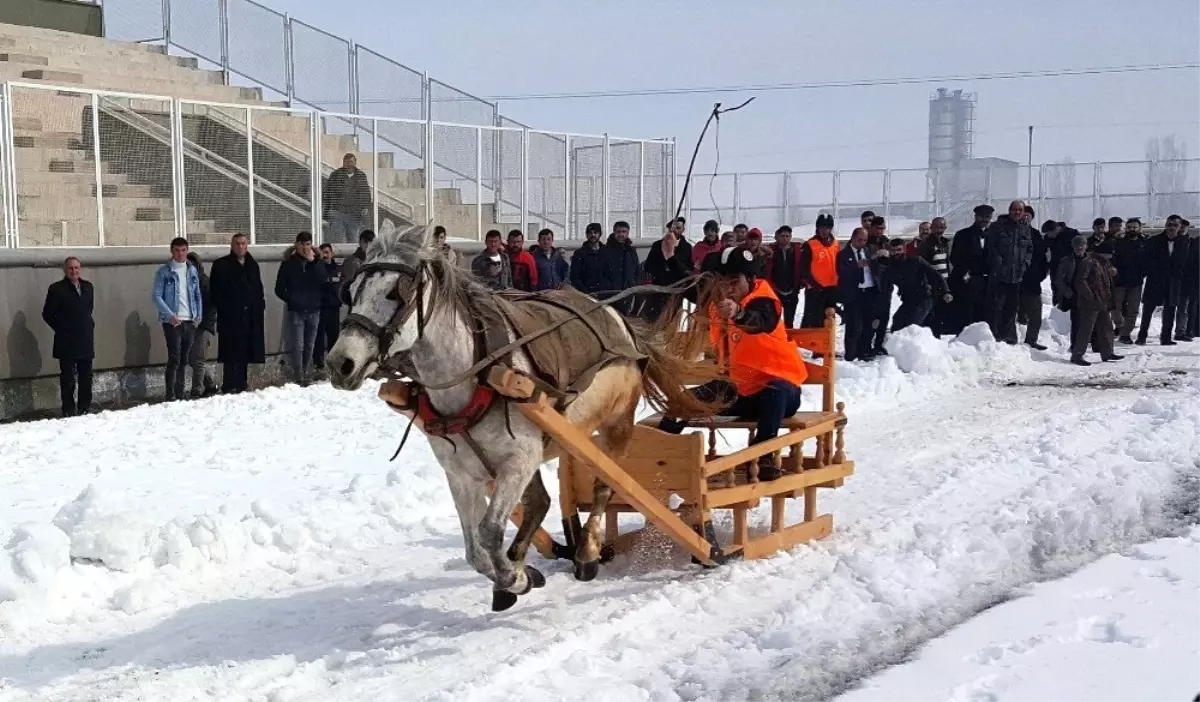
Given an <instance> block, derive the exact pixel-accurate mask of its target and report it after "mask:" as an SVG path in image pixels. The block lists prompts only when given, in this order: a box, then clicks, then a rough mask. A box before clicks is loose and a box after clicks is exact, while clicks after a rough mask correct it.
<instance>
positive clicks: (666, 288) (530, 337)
mask: <svg viewBox="0 0 1200 702" xmlns="http://www.w3.org/2000/svg"><path fill="white" fill-rule="evenodd" d="M698 283H699V277H696V276H693V277H691V278H686V279H684V280H681V281H679V282H678V283H672V284H671V285H639V286H637V287H633V288H629V289H628V290H625V291H622V292H620V293H618V294H616V295H614V296H612V297H610V298H607V299H604V300H599V301H597V302H596V303H595V304H593V305H591V306H590V307H588V308H587V309H584V310H583V311H580V312H576V313H575V315H576V316H574V317H567V318H565V319H561V320H559V321H557V322H554V323H553V324H550V325H547V326H545V327H542V328H541V329H539V330H537V331H532V332H529V333H528V334H526V335H525V336H522V337H520V338H519V339H516V340H514V341H512V342H509V343H508V344H506V345H505V346H502V347H500V348H498V349H496V350H495V351H492V352H491V353H489V354H487V355H486V356H484V357H483V358H482V359H480V360H479V361H478V362H477V363H476V364H475V365H473V366H471V367H470V368H468V369H467V370H465V371H463V372H462V373H461V374H460V375H458V376H456V377H455V378H453V379H451V380H449V381H447V382H445V383H439V384H437V385H425V387H426V388H428V389H430V390H446V389H449V388H452V387H454V386H456V385H458V384H459V383H462V382H463V381H465V380H467V379H468V378H471V377H472V376H475V375H477V374H478V373H479V372H481V371H482V370H483V369H485V368H487V367H488V366H490V365H492V364H493V363H495V362H496V361H498V360H500V359H501V358H503V357H504V356H506V355H508V354H510V353H512V352H513V351H517V350H519V349H521V348H523V347H524V346H525V345H526V344H528V343H529V342H531V341H535V340H537V339H540V338H541V337H543V336H545V335H547V334H549V333H550V332H552V331H554V330H556V329H558V328H559V327H562V326H564V325H566V324H569V323H571V322H574V321H578V320H581V319H584V317H585V315H589V314H591V313H592V312H595V311H596V310H598V309H600V308H601V307H609V306H611V305H613V304H614V303H617V302H620V301H621V300H624V299H626V298H628V297H632V296H634V295H644V294H646V293H667V294H678V293H681V292H684V291H686V290H688V289H690V288H693V287H695V286H696V285H697V284H698ZM586 323H587V322H585V324H586ZM588 326H589V327H590V326H591V325H590V324H589V325H588Z"/></svg>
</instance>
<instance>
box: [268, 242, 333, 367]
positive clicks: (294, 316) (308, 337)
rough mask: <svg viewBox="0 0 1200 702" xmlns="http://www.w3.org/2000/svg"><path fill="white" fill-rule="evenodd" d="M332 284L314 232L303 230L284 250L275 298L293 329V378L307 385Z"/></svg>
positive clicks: (291, 360)
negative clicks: (315, 246) (330, 284)
mask: <svg viewBox="0 0 1200 702" xmlns="http://www.w3.org/2000/svg"><path fill="white" fill-rule="evenodd" d="M328 284H329V269H328V268H327V267H326V266H325V264H323V263H321V259H320V258H319V257H318V256H317V252H316V250H315V249H314V248H313V245H312V234H310V233H309V232H300V233H299V234H297V235H296V244H295V245H294V246H292V247H289V248H288V250H287V252H285V258H284V260H283V263H282V264H280V266H279V275H278V276H276V278H275V297H278V298H279V299H280V300H283V304H284V305H285V306H286V307H287V313H286V318H287V329H288V331H289V332H290V334H291V336H290V341H291V345H290V351H289V353H288V359H289V361H290V362H291V367H292V379H293V380H295V381H296V383H297V384H298V385H307V384H308V378H309V375H308V374H309V372H310V371H311V370H312V359H313V347H314V346H315V345H316V342H317V325H318V324H319V323H320V321H321V303H322V301H323V300H324V299H325V290H326V288H327V286H328Z"/></svg>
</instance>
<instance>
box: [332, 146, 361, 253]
mask: <svg viewBox="0 0 1200 702" xmlns="http://www.w3.org/2000/svg"><path fill="white" fill-rule="evenodd" d="M321 209H322V210H323V213H324V219H325V220H326V221H327V222H329V225H330V237H329V239H330V241H336V242H341V243H346V244H352V243H354V242H355V241H357V240H358V233H359V232H361V231H362V230H363V227H364V226H365V223H366V222H368V221H370V218H371V184H370V183H368V182H367V174H366V173H363V172H362V171H360V170H358V159H357V158H355V156H354V154H346V155H345V156H343V157H342V167H341V168H339V169H337V170H336V171H334V172H333V173H330V174H329V180H327V181H326V182H325V191H324V192H323V193H322V194H321Z"/></svg>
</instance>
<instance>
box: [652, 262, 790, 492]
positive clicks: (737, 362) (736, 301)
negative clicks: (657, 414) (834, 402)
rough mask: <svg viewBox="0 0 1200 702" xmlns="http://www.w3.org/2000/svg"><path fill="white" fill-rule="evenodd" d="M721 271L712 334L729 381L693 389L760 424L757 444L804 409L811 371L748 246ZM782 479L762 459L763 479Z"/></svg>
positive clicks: (667, 423)
mask: <svg viewBox="0 0 1200 702" xmlns="http://www.w3.org/2000/svg"><path fill="white" fill-rule="evenodd" d="M717 273H718V274H719V275H720V276H721V279H722V280H721V282H722V283H723V285H724V288H725V295H724V296H723V297H722V298H720V299H719V300H718V301H717V302H715V303H713V304H712V306H711V307H710V308H709V310H708V313H709V320H710V322H711V327H710V333H711V334H712V340H713V344H714V345H715V346H716V348H717V357H718V359H719V361H720V362H721V363H722V365H724V366H726V367H728V369H729V378H728V379H722V380H716V381H713V382H711V383H707V384H705V385H701V386H699V387H697V388H693V389H692V390H691V392H692V393H694V394H695V395H696V396H697V397H699V398H700V399H702V400H704V401H706V402H715V401H719V402H722V403H726V404H728V409H726V410H725V412H724V414H727V415H730V416H734V417H742V418H745V419H753V420H757V421H758V428H757V430H756V431H755V435H754V442H753V443H760V442H763V441H767V440H768V439H773V438H775V437H776V436H778V435H779V427H780V424H782V423H783V420H784V419H785V418H787V417H790V416H792V415H794V414H796V412H797V411H799V409H800V386H801V385H802V384H803V383H804V381H805V379H806V378H808V371H807V370H806V369H805V367H804V361H803V360H802V359H801V358H800V352H799V350H798V349H797V348H796V346H795V344H793V343H792V342H791V341H789V340H788V337H787V329H786V327H785V325H784V321H783V304H782V303H781V302H780V301H779V297H778V296H776V294H775V291H774V290H772V288H771V284H770V283H769V282H768V281H767V280H765V279H763V278H761V277H759V275H758V263H757V261H756V260H755V257H754V254H753V253H752V252H751V251H750V250H749V249H747V248H746V247H744V246H737V247H734V248H729V249H725V250H724V251H722V252H721V267H720V268H719V269H718V271H717ZM685 426H687V424H686V423H685V422H683V421H680V420H677V419H669V418H664V419H663V420H662V422H660V423H659V429H662V430H663V431H669V432H671V433H675V434H677V433H679V432H681V431H683V429H684V427H685ZM779 476H780V472H779V469H777V468H776V467H775V464H774V461H773V459H772V457H771V456H769V455H768V456H763V457H761V458H760V459H759V468H758V477H759V480H774V479H776V478H778V477H779Z"/></svg>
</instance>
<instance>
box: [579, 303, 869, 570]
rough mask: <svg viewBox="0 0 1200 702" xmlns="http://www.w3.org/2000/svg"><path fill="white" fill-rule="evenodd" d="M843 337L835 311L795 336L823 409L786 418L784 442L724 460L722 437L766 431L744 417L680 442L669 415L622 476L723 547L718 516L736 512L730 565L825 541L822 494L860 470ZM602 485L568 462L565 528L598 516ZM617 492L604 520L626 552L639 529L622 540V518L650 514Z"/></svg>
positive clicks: (641, 428)
mask: <svg viewBox="0 0 1200 702" xmlns="http://www.w3.org/2000/svg"><path fill="white" fill-rule="evenodd" d="M835 334H836V326H835V322H834V318H833V314H832V310H830V311H829V312H828V313H827V315H826V320H825V325H824V326H823V327H821V328H819V329H795V330H789V332H788V336H789V338H790V339H791V340H792V341H793V342H794V343H795V344H796V345H797V347H799V348H800V349H804V350H806V351H808V352H809V354H808V355H809V356H810V358H806V359H805V365H806V368H807V370H808V379H807V380H806V382H805V384H806V385H820V386H821V388H822V407H821V408H820V409H819V410H808V411H803V412H798V413H797V414H795V415H794V416H792V417H788V418H787V419H785V420H784V421H783V422H782V424H781V430H782V431H781V433H780V435H779V436H777V437H775V438H773V439H770V440H767V441H763V442H760V443H757V444H754V445H752V446H747V447H745V448H741V449H738V450H732V451H728V452H722V450H721V447H720V446H719V443H718V440H717V439H718V437H717V432H719V431H726V430H733V431H737V430H742V431H748V432H750V440H753V432H754V430H755V428H756V427H757V424H758V423H757V422H756V421H754V420H751V419H745V418H741V417H730V416H716V417H710V418H705V419H699V420H695V421H692V422H689V430H685V432H684V433H682V434H669V433H665V432H662V431H659V430H658V429H657V426H658V423H659V421H660V420H661V418H662V417H661V416H660V415H654V416H651V417H647V418H645V419H643V420H641V421H640V422H639V423H638V425H637V426H636V427H635V429H634V435H633V440H632V443H631V446H630V449H629V453H628V454H627V455H626V456H625V457H624V458H623V459H622V460H621V468H622V469H623V470H624V472H625V473H626V474H627V476H628V477H630V478H632V479H633V480H634V481H636V482H637V483H638V484H639V485H640V486H641V487H642V488H644V489H645V490H646V492H648V493H649V494H650V496H652V497H653V498H654V499H655V500H656V501H658V502H660V503H661V504H663V505H668V506H670V508H671V512H672V513H673V514H674V515H675V516H677V517H678V518H679V519H680V520H681V521H683V522H684V523H685V524H687V525H688V526H689V527H690V528H691V529H692V530H693V531H695V532H696V533H697V534H700V535H703V536H705V538H707V539H709V540H710V542H711V541H712V540H714V539H715V533H714V530H713V528H712V522H711V519H712V512H713V510H717V509H728V510H731V511H732V512H733V538H732V543H731V544H729V545H726V546H724V547H721V548H720V551H721V552H722V554H723V555H724V556H726V557H727V556H730V555H733V554H740V555H741V556H743V557H746V558H760V557H763V556H767V555H770V554H772V553H775V552H776V551H778V550H781V549H786V548H790V547H792V546H794V545H796V544H798V543H802V542H804V541H808V540H810V539H814V538H822V537H824V536H827V535H828V534H829V533H830V532H831V531H832V529H833V517H832V516H831V515H828V514H824V515H818V514H817V513H816V498H817V489H818V488H836V487H841V485H842V484H843V481H844V480H845V478H846V477H847V476H849V475H851V474H853V472H854V464H853V462H851V461H848V460H846V456H845V451H844V447H843V443H844V435H843V431H844V428H845V426H846V415H845V413H844V405H843V404H841V403H836V404H835V402H834V394H835V393H834V390H835V388H834V382H835V373H834V364H835V362H836V361H835V357H834V352H835ZM810 359H811V360H810ZM814 361H819V363H816V362H814ZM706 433H707V441H705V434H706ZM806 448H808V449H809V452H808V453H807V454H806V453H805V450H806ZM764 455H773V456H774V457H775V460H776V465H777V466H778V467H779V468H780V469H781V471H782V473H783V475H782V476H781V477H779V478H777V479H776V480H772V481H769V482H768V481H759V479H758V459H759V457H760V456H764ZM597 477H601V479H603V477H602V476H597V474H596V473H595V472H594V471H593V470H592V469H591V466H590V465H589V463H588V462H587V461H586V460H581V459H580V458H579V457H577V456H574V455H570V454H568V455H566V456H564V457H563V458H562V459H561V460H560V462H559V490H560V496H559V497H560V503H561V505H562V509H563V517H564V524H570V523H572V522H573V523H576V524H577V523H579V516H578V513H579V511H590V508H591V500H592V491H593V485H594V481H595V480H596V478H597ZM614 488H615V486H614ZM616 492H617V494H615V495H614V496H613V498H612V500H611V501H610V503H609V505H608V508H607V510H606V513H605V540H606V543H607V545H609V546H611V547H612V549H613V550H614V551H616V552H618V553H619V552H621V551H624V550H627V549H628V548H629V547H630V546H631V544H633V543H634V542H635V541H636V536H637V533H638V532H639V531H641V530H640V529H639V530H635V531H634V532H629V533H625V534H620V533H618V529H617V516H618V514H620V513H622V512H634V511H642V510H641V509H639V508H638V506H637V505H636V504H633V503H631V502H630V501H628V500H626V499H624V498H623V496H622V495H621V494H620V491H619V490H617V491H616ZM790 498H803V499H804V509H803V519H802V521H800V522H798V523H796V524H791V525H788V524H786V519H785V517H786V510H785V506H786V501H787V500H788V499H790ZM763 499H769V501H770V504H771V518H770V528H769V531H768V532H767V533H765V534H756V535H754V536H753V537H752V536H751V534H750V530H749V512H750V510H752V509H754V508H756V507H758V506H759V504H760V502H761V501H762V500H763Z"/></svg>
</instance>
